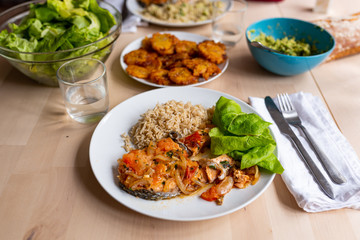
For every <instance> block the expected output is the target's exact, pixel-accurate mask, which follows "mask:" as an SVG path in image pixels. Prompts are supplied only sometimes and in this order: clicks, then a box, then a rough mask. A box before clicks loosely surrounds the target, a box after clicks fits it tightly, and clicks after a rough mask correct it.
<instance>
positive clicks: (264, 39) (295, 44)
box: [253, 33, 312, 56]
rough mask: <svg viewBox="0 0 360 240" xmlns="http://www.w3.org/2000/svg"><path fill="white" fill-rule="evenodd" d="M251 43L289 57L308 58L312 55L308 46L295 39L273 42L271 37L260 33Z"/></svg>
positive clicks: (286, 38)
mask: <svg viewBox="0 0 360 240" xmlns="http://www.w3.org/2000/svg"><path fill="white" fill-rule="evenodd" d="M253 41H258V42H261V43H262V44H263V45H265V46H267V47H269V48H272V49H275V50H278V51H280V52H282V53H284V54H287V55H290V56H310V55H311V54H312V51H311V46H310V44H308V43H305V42H304V41H299V40H296V39H295V37H292V38H288V37H284V38H282V39H276V40H275V39H274V37H272V36H266V35H265V34H264V33H260V35H258V36H257V37H255V38H254V39H253Z"/></svg>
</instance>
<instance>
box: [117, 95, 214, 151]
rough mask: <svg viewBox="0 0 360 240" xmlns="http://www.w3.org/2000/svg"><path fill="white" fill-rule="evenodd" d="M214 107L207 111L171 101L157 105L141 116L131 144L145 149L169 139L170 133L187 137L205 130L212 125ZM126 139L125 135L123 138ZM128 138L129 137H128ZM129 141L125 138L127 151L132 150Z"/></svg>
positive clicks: (131, 137) (195, 106)
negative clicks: (153, 142) (174, 132)
mask: <svg viewBox="0 0 360 240" xmlns="http://www.w3.org/2000/svg"><path fill="white" fill-rule="evenodd" d="M213 112H214V107H212V108H209V109H206V108H204V107H203V106H202V105H192V104H191V103H190V102H187V103H183V102H181V101H175V100H171V101H168V102H166V103H164V104H157V105H156V106H155V108H154V109H149V110H148V111H147V112H145V113H144V114H142V115H141V118H140V120H139V121H138V122H137V123H136V124H135V125H134V126H133V127H132V128H131V130H130V131H129V135H130V139H131V142H132V143H133V144H134V145H135V147H136V148H139V149H141V148H144V147H146V146H148V145H149V143H150V141H157V140H160V139H162V138H165V137H168V135H169V132H171V131H176V132H178V133H180V134H181V135H182V136H187V135H190V134H191V133H193V132H194V131H196V130H199V129H204V128H205V127H206V126H207V125H208V124H211V119H212V116H213ZM124 137H126V136H124V135H123V138H124ZM127 137H128V136H127ZM128 140H129V139H127V140H126V138H125V146H124V148H125V150H127V151H128V150H130V149H131V147H130V146H129V144H128V143H129V141H128Z"/></svg>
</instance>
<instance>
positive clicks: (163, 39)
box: [150, 33, 179, 55]
mask: <svg viewBox="0 0 360 240" xmlns="http://www.w3.org/2000/svg"><path fill="white" fill-rule="evenodd" d="M150 42H151V46H152V49H154V50H155V51H156V52H158V53H159V54H161V55H168V54H173V53H174V52H175V44H176V43H177V42H179V39H178V38H177V37H175V36H174V35H171V34H169V33H154V34H153V36H152V37H151V38H150Z"/></svg>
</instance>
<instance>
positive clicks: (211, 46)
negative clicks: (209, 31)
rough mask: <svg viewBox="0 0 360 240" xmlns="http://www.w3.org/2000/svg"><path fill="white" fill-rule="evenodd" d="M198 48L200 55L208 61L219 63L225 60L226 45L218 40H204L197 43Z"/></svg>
mask: <svg viewBox="0 0 360 240" xmlns="http://www.w3.org/2000/svg"><path fill="white" fill-rule="evenodd" d="M198 48H199V53H200V55H201V56H202V57H204V58H205V59H207V60H209V61H210V62H213V63H215V64H220V63H223V62H225V60H226V46H225V45H224V44H222V43H220V42H219V43H216V42H214V41H213V40H205V41H203V42H201V43H199V45H198Z"/></svg>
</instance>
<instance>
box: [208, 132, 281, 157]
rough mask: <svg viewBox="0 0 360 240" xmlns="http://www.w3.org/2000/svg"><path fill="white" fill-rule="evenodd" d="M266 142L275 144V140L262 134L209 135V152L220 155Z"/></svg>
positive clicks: (265, 143) (266, 143)
mask: <svg viewBox="0 0 360 240" xmlns="http://www.w3.org/2000/svg"><path fill="white" fill-rule="evenodd" d="M268 144H275V141H274V140H273V139H269V138H267V137H264V136H220V137H216V136H214V137H211V143H210V148H211V153H213V154H215V155H221V154H227V153H230V152H232V151H235V150H238V151H247V150H249V149H251V148H254V147H261V146H265V145H268Z"/></svg>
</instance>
